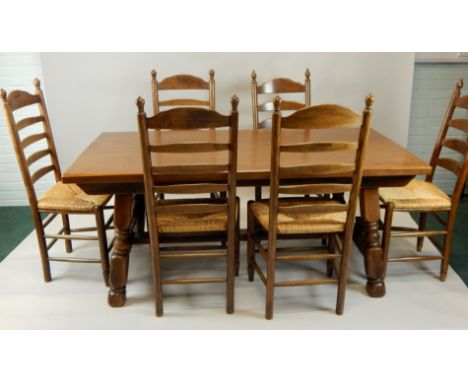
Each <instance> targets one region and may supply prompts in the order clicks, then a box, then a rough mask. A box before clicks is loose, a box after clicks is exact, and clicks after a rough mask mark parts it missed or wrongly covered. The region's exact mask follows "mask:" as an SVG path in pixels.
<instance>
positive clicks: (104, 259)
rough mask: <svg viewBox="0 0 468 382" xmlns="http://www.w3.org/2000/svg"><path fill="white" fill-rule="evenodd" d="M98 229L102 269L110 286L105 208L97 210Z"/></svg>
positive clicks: (105, 281) (103, 275)
mask: <svg viewBox="0 0 468 382" xmlns="http://www.w3.org/2000/svg"><path fill="white" fill-rule="evenodd" d="M96 230H97V235H98V241H99V255H100V257H101V269H102V277H103V278H104V283H105V284H106V286H109V253H108V252H109V251H108V248H107V236H106V226H105V220H104V210H103V209H102V208H98V209H97V210H96Z"/></svg>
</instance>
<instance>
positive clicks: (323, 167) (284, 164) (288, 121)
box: [247, 96, 373, 319]
mask: <svg viewBox="0 0 468 382" xmlns="http://www.w3.org/2000/svg"><path fill="white" fill-rule="evenodd" d="M372 103H373V97H372V96H368V97H367V98H366V108H365V110H364V114H363V115H360V114H358V113H356V112H354V111H352V110H350V109H348V108H345V107H342V106H339V105H317V106H312V107H308V108H304V109H301V110H298V111H296V112H295V113H293V114H291V115H290V116H288V117H282V116H281V113H280V99H279V98H276V99H275V101H274V109H275V111H274V113H273V120H272V121H273V131H272V148H271V177H270V199H267V200H261V201H250V202H249V204H248V208H247V210H248V218H247V220H248V223H247V224H248V233H247V235H248V244H247V257H248V276H249V280H250V281H253V278H254V274H255V272H256V273H257V274H258V275H259V277H260V279H261V280H262V282H263V283H264V284H265V286H266V311H265V317H266V318H267V319H271V318H272V317H273V296H274V288H275V287H290V286H305V285H317V284H329V283H335V282H337V283H338V295H337V303H336V313H337V314H342V313H343V307H344V297H345V288H346V281H347V273H348V261H349V255H350V250H351V240H352V233H353V227H354V220H355V212H356V204H357V198H358V195H359V189H360V185H361V178H362V169H363V161H364V157H365V152H366V145H367V139H368V136H369V129H370V119H371V106H372ZM348 127H357V128H358V129H356V132H355V134H354V135H355V138H354V139H353V140H351V141H347V142H321V141H320V142H319V141H317V140H309V141H308V142H303V141H301V142H289V141H288V139H287V137H288V135H287V134H288V129H308V130H314V129H322V128H348ZM311 136H313V134H311ZM314 178H315V179H317V182H320V183H316V184H315V183H314V182H313V179H314ZM291 179H294V185H291ZM301 179H302V182H301ZM327 179H330V180H329V181H327ZM335 192H349V193H350V194H349V198H348V202H347V203H346V202H345V203H342V202H338V201H335V200H329V199H328V200H327V199H323V198H320V197H305V195H307V194H311V195H312V194H330V193H335ZM279 194H286V195H291V196H292V195H300V196H299V197H289V198H280V197H279ZM324 234H326V235H327V237H328V240H327V241H326V242H325V243H324V242H322V245H321V246H319V247H316V246H315V247H311V246H306V247H278V246H277V242H278V241H279V240H282V239H288V240H291V239H300V240H305V239H315V240H316V238H317V237H322V236H323V235H324ZM265 240H266V242H267V245H265V246H264V243H263V242H264V241H265ZM262 241H263V242H262ZM317 250H318V251H319V252H317ZM256 253H259V254H260V255H261V256H260V257H261V258H263V260H264V262H265V263H266V273H265V272H264V271H263V270H262V268H261V267H260V266H259V265H258V263H257V261H256ZM307 260H326V261H327V273H328V276H329V277H328V278H321V279H306V280H287V281H278V280H276V272H275V269H276V264H277V263H278V262H285V261H295V262H297V261H307ZM337 260H339V262H340V265H339V266H338V264H337ZM330 268H331V269H330ZM330 270H331V272H330ZM333 271H335V274H336V275H337V278H336V279H334V278H332V276H333Z"/></svg>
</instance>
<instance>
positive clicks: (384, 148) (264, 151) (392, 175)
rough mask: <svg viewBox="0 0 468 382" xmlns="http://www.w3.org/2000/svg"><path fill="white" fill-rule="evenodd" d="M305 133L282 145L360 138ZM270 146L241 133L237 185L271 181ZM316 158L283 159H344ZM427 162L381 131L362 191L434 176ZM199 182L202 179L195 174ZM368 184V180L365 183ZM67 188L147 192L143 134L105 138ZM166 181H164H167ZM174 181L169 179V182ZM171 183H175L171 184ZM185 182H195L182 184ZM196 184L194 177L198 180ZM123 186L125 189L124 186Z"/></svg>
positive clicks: (214, 137) (164, 160) (169, 161)
mask: <svg viewBox="0 0 468 382" xmlns="http://www.w3.org/2000/svg"><path fill="white" fill-rule="evenodd" d="M304 134H306V133H304V131H297V130H288V131H285V132H284V136H282V140H283V141H284V142H287V143H294V142H304V141H306V140H307V141H347V140H352V139H353V137H355V136H356V134H357V129H349V128H348V129H323V130H315V131H313V135H310V133H309V135H307V136H305V135H304ZM227 139H228V136H227V132H226V131H215V130H210V131H208V130H205V131H200V130H195V131H194V130H191V131H163V132H153V133H152V135H151V136H150V140H152V142H154V143H172V142H180V141H181V140H184V141H194V142H196V141H211V142H226V141H227ZM270 141H271V130H267V129H255V130H254V129H249V130H242V129H241V130H239V143H238V147H239V149H238V150H239V153H238V171H237V174H238V175H237V177H238V183H239V185H250V184H254V183H259V182H262V181H263V182H264V184H268V180H269V178H270V155H271V154H270ZM153 155H158V157H157V159H156V162H155V164H157V165H168V166H169V165H175V164H180V161H181V160H182V161H185V160H186V161H187V163H191V164H196V163H203V164H216V163H223V162H224V161H225V157H224V155H226V154H225V153H223V152H218V153H191V154H190V155H187V156H186V157H184V158H185V159H181V156H180V155H175V156H174V155H173V154H153ZM314 155H317V154H313V153H307V154H291V156H290V157H288V158H284V161H285V162H283V164H284V165H286V166H287V165H288V164H289V165H294V164H297V163H298V162H302V163H304V162H308V161H311V162H313V163H320V161H328V162H330V159H331V158H334V160H336V161H337V162H340V160H342V159H344V158H341V157H340V156H336V153H334V152H330V153H326V154H325V155H324V154H323V153H322V154H321V156H316V157H313V156H314ZM430 171H431V168H430V166H429V164H428V163H426V162H424V161H422V160H421V159H419V158H418V157H416V156H415V155H413V154H411V153H410V152H409V151H408V150H407V149H405V148H404V147H402V146H400V145H399V144H397V143H395V142H393V141H392V140H391V139H389V138H387V137H385V136H384V135H382V134H380V133H379V132H377V131H375V130H372V131H371V133H370V136H369V142H368V149H367V155H366V159H365V164H364V173H363V177H364V180H363V186H364V187H365V186H366V183H369V182H371V183H372V182H373V181H372V179H377V178H378V179H379V185H380V186H382V185H385V180H384V179H386V178H387V179H392V181H391V182H390V183H391V185H397V184H395V180H396V179H397V178H398V179H401V180H402V181H401V182H403V184H404V183H406V182H407V181H409V180H410V179H411V178H412V177H414V176H416V175H425V174H428V173H430ZM196 176H197V179H196V180H198V179H199V178H198V177H199V176H200V175H196ZM205 177H207V178H209V179H207V180H215V178H216V176H215V174H211V176H208V175H206V176H205ZM366 179H367V180H366ZM62 180H63V182H64V183H77V184H79V185H80V186H81V187H82V188H83V189H84V190H85V191H86V192H88V193H91V194H92V193H102V192H109V193H121V192H129V191H133V192H137V191H139V190H140V189H141V190H142V187H143V170H142V162H141V153H140V142H139V138H138V133H137V132H136V131H135V132H106V133H102V134H100V135H99V136H98V137H97V138H96V139H94V140H93V141H92V142H91V143H90V145H89V146H88V147H87V148H86V149H85V150H84V151H83V152H82V153H81V154H80V155H79V157H78V158H77V159H76V160H75V162H74V163H73V164H72V165H71V166H70V167H69V168H68V169H67V170H66V171H65V173H64V174H63V179H62ZM163 180H164V179H163ZM167 180H169V179H167ZM170 180H171V181H172V180H174V179H170ZM182 180H184V181H187V180H190V179H182ZM194 180H195V178H194ZM119 185H120V186H119Z"/></svg>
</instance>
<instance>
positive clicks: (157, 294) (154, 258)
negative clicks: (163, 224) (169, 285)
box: [149, 227, 164, 317]
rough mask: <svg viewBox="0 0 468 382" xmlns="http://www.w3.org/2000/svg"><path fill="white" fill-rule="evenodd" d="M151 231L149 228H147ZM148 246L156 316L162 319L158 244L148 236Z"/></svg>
mask: <svg viewBox="0 0 468 382" xmlns="http://www.w3.org/2000/svg"><path fill="white" fill-rule="evenodd" d="M149 229H151V227H149ZM150 245H151V262H152V266H153V288H154V300H155V305H156V316H157V317H162V315H163V313H164V310H163V290H162V280H161V262H160V259H159V243H158V242H157V241H156V240H154V239H153V238H152V237H151V234H150Z"/></svg>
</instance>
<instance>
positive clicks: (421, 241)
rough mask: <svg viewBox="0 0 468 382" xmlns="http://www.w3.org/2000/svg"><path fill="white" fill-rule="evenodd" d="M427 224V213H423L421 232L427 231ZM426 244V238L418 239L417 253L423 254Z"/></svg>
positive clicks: (420, 223) (420, 225)
mask: <svg viewBox="0 0 468 382" xmlns="http://www.w3.org/2000/svg"><path fill="white" fill-rule="evenodd" d="M426 222H427V213H425V212H421V215H420V216H419V230H420V231H424V230H425V229H426ZM423 243H424V236H421V237H418V239H417V244H416V251H418V252H421V251H422V248H423Z"/></svg>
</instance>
